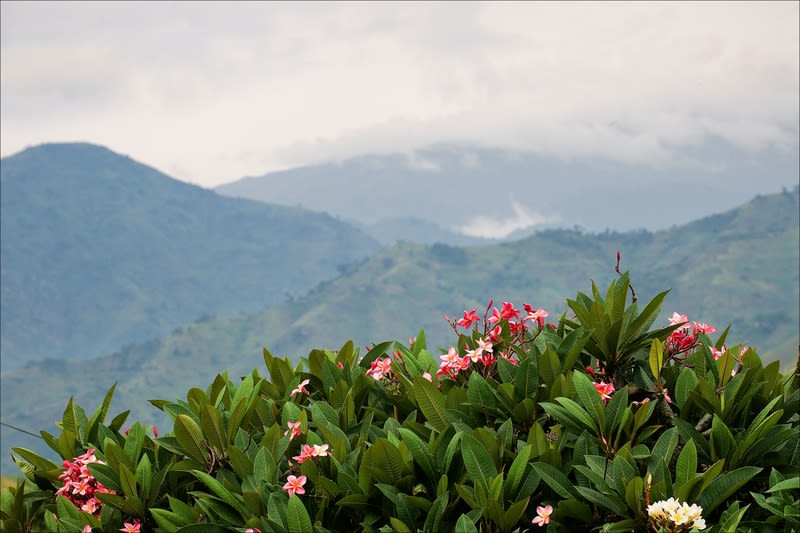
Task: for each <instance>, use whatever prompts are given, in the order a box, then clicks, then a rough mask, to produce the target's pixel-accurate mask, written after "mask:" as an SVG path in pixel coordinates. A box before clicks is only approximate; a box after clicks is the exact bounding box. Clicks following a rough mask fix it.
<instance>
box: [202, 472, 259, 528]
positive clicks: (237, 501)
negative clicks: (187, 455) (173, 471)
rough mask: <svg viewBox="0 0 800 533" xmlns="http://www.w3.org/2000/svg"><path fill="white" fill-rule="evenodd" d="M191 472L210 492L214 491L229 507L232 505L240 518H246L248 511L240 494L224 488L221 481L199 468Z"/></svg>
mask: <svg viewBox="0 0 800 533" xmlns="http://www.w3.org/2000/svg"><path fill="white" fill-rule="evenodd" d="M192 474H194V476H195V477H196V478H198V479H199V480H200V481H202V482H203V483H205V484H206V486H207V487H208V488H209V489H211V492H213V493H214V495H215V496H217V497H218V498H219V499H220V500H222V501H224V502H225V503H227V504H228V505H230V506H231V507H233V508H234V509H235V510H236V511H237V512H238V513H239V514H240V515H241V516H242V518H246V517H247V516H249V514H250V513H249V512H248V511H247V508H246V507H245V505H244V503H243V502H242V500H241V496H239V495H237V494H234V493H232V492H231V491H229V490H228V489H226V488H225V487H224V486H223V485H222V483H220V482H219V481H217V480H216V479H214V478H213V477H211V476H210V475H208V474H206V473H205V472H200V471H199V470H192Z"/></svg>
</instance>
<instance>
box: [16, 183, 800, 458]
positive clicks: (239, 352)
mask: <svg viewBox="0 0 800 533" xmlns="http://www.w3.org/2000/svg"><path fill="white" fill-rule="evenodd" d="M799 208H800V189H795V190H794V191H792V192H786V193H783V194H777V195H770V196H764V197H759V198H756V199H754V200H753V201H751V202H749V203H747V204H746V205H744V206H741V207H740V208H738V209H734V210H732V211H728V212H725V213H722V214H719V215H714V216H711V217H707V218H704V219H702V220H698V221H696V222H693V223H691V224H688V225H685V226H681V227H677V228H673V229H670V230H665V231H660V232H656V233H648V232H644V231H642V232H630V233H606V234H599V235H587V234H582V233H580V232H577V231H572V230H549V231H545V232H541V233H537V234H535V235H533V236H531V237H528V238H526V239H523V240H520V241H517V242H514V243H502V244H495V245H488V246H478V247H470V248H456V247H450V246H447V245H443V244H435V245H433V246H420V245H413V244H408V243H403V244H398V245H396V246H394V247H392V248H389V249H385V250H383V251H381V252H380V253H378V254H377V255H375V256H374V257H372V258H370V259H369V260H367V261H365V262H363V263H361V264H359V265H358V266H357V267H354V268H353V269H349V270H346V271H345V272H344V274H343V275H342V276H341V277H339V278H337V279H335V280H332V281H327V282H323V283H321V284H320V285H319V286H318V287H316V288H315V289H314V290H313V291H311V292H310V293H309V294H308V295H306V296H303V297H301V298H298V299H294V300H293V301H291V302H289V303H287V304H284V305H282V306H279V307H274V308H271V309H267V310H263V311H260V312H258V313H253V314H242V315H238V316H234V317H224V318H217V319H209V320H204V321H200V322H196V323H194V324H191V325H188V326H185V327H181V328H178V329H176V330H175V331H174V332H173V333H172V334H171V335H169V336H167V337H165V338H163V339H160V340H154V341H152V342H149V343H146V344H140V345H135V346H130V347H128V348H126V349H124V350H122V351H121V352H118V353H115V354H114V355H112V356H108V357H102V358H98V359H94V360H92V361H91V362H89V363H87V364H89V365H91V368H92V371H91V373H89V374H88V375H87V377H86V378H85V379H86V381H79V380H77V379H69V378H70V376H81V375H83V371H82V370H81V368H80V367H75V366H72V365H70V363H66V362H63V361H48V362H43V363H36V364H31V365H30V366H29V367H28V368H25V369H19V370H15V371H11V372H4V373H3V374H2V379H3V388H2V391H0V393H1V395H2V396H1V398H0V399H1V400H2V401H1V402H0V409H2V418H3V420H4V421H6V422H7V423H11V424H14V425H18V426H21V427H24V428H27V429H39V428H47V427H50V425H51V424H52V421H53V420H55V419H57V418H58V415H59V413H60V411H61V410H62V409H63V407H64V404H65V402H66V399H67V398H68V397H69V396H70V395H75V397H76V400H77V401H78V402H79V403H81V404H82V405H84V406H85V407H87V408H90V409H93V408H94V407H95V406H96V405H97V404H98V403H99V401H100V400H101V399H102V394H103V392H104V391H105V389H106V388H107V387H109V386H110V385H111V384H112V383H113V382H115V381H118V382H119V385H118V388H117V390H118V396H117V399H116V401H115V406H116V407H115V412H116V410H122V408H123V407H124V408H132V409H133V413H134V414H133V416H135V417H137V418H139V419H142V420H145V421H149V422H150V423H154V422H155V423H158V422H159V421H160V418H159V417H158V413H157V411H155V409H153V408H152V407H148V406H147V404H146V403H145V402H146V400H147V399H149V398H167V399H174V398H175V397H176V396H177V395H178V394H183V393H185V391H187V390H188V388H189V387H191V386H203V387H204V386H206V385H207V384H208V383H210V381H211V379H212V378H213V376H214V374H216V373H217V372H220V371H222V370H223V369H228V370H229V371H230V374H231V375H232V376H240V375H244V374H245V373H247V372H249V371H250V370H251V369H252V368H254V367H257V368H259V369H260V371H261V372H262V373H264V372H265V370H264V363H263V359H262V357H261V350H262V347H264V346H266V347H268V348H269V349H270V351H272V352H273V353H274V354H276V355H290V356H291V357H292V358H295V359H296V358H297V357H299V356H302V355H305V354H306V353H307V351H308V350H309V349H310V348H312V347H323V348H338V347H339V346H340V345H341V344H342V343H343V342H344V341H345V340H346V339H349V338H352V339H355V341H356V344H357V345H363V344H364V343H367V342H376V341H382V340H386V339H398V340H403V341H405V340H406V339H407V338H408V337H410V336H413V335H416V333H417V331H418V329H419V328H420V327H423V328H425V329H426V334H427V337H428V341H429V342H428V345H429V348H431V349H432V350H433V351H435V349H436V348H437V347H440V346H441V347H446V346H447V345H448V344H449V343H450V342H452V340H453V336H452V332H451V331H449V329H448V327H447V325H446V323H445V322H444V320H443V319H442V315H443V314H444V313H449V314H450V315H451V316H452V315H454V314H456V315H459V314H460V312H461V311H462V310H463V309H471V308H472V307H477V308H478V309H479V310H482V309H483V308H484V306H485V305H486V303H487V301H488V300H489V299H490V298H494V301H495V302H497V303H498V305H499V302H501V301H503V300H508V301H512V302H514V303H516V304H517V305H521V304H522V303H523V302H529V303H531V304H532V305H534V306H537V307H544V308H546V309H548V310H549V311H550V313H551V318H553V319H556V318H557V315H558V314H560V313H561V312H564V311H565V310H566V309H565V307H566V306H565V300H566V298H569V297H572V296H574V294H575V292H576V291H578V290H580V291H584V292H586V291H588V290H589V289H590V282H589V280H590V279H595V281H596V282H597V283H598V285H599V286H600V287H603V286H605V285H606V284H607V283H608V282H609V281H610V280H611V278H612V277H613V276H615V275H616V274H614V271H613V269H614V256H615V253H616V251H617V250H620V251H621V252H622V255H623V257H622V267H623V268H624V269H630V270H631V278H632V282H633V285H634V287H635V289H636V291H637V293H638V295H639V297H640V300H641V301H644V300H647V299H649V298H650V297H652V296H653V295H654V294H655V293H657V292H658V291H661V290H664V289H667V288H671V289H672V290H671V292H670V294H669V295H668V297H667V300H666V304H665V307H664V310H663V311H664V312H663V315H664V316H663V317H662V321H664V323H666V320H665V319H666V316H667V315H669V314H670V313H671V312H672V311H679V312H681V313H685V314H688V315H689V318H690V319H692V320H698V321H703V322H707V323H709V324H712V325H714V326H716V327H717V328H718V329H719V330H720V331H721V330H722V328H724V327H725V326H726V325H727V324H729V323H731V324H732V326H733V327H732V332H731V335H730V337H729V342H728V344H734V343H738V342H742V343H747V344H750V345H753V346H755V347H756V348H758V350H759V352H760V353H761V354H762V356H764V357H765V358H767V359H781V360H782V361H783V364H784V365H788V364H789V363H790V362H791V361H793V360H794V357H795V356H796V349H797V342H798V336H800V332H798V329H799V326H798V324H800V309H798V301H799V299H800V288H799V287H800V281H799V280H798V272H799V271H800V246H798V242H800V241H799V240H800V221H799V220H798V209H799ZM65 377H66V378H67V379H65ZM87 383H89V385H88V386H87ZM2 435H3V436H4V439H5V440H4V441H3V446H4V447H7V446H10V445H19V444H23V445H29V446H36V445H37V443H36V442H30V441H28V442H26V441H25V439H26V437H24V436H23V435H21V434H19V433H13V434H12V433H10V432H9V431H8V430H7V429H6V428H3V429H2ZM30 440H32V439H30ZM12 443H18V444H12Z"/></svg>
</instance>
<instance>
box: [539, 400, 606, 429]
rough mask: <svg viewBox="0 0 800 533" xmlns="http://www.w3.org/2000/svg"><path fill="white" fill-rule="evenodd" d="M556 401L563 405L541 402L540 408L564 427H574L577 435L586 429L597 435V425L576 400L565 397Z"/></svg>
mask: <svg viewBox="0 0 800 533" xmlns="http://www.w3.org/2000/svg"><path fill="white" fill-rule="evenodd" d="M556 401H557V402H558V403H559V404H561V405H556V404H553V403H549V402H541V403H540V404H539V406H540V407H541V408H542V409H544V410H545V412H547V414H549V415H550V416H552V417H553V418H555V419H556V420H558V421H559V422H560V423H562V424H564V425H569V426H572V428H573V429H575V430H576V433H580V432H581V431H583V430H584V429H587V430H589V432H590V433H592V434H594V435H597V434H598V430H597V425H596V424H595V422H594V419H592V417H591V416H589V413H587V412H586V411H585V410H584V409H583V408H582V407H581V406H580V405H578V404H577V403H576V402H575V401H574V400H571V399H569V398H565V397H559V398H556Z"/></svg>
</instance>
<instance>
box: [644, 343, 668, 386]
mask: <svg viewBox="0 0 800 533" xmlns="http://www.w3.org/2000/svg"><path fill="white" fill-rule="evenodd" d="M648 362H649V363H650V371H651V372H653V378H654V379H655V380H656V384H658V383H659V382H660V380H661V369H662V368H663V367H664V346H663V345H662V344H661V341H660V340H658V339H653V343H652V344H651V345H650V356H649V357H648Z"/></svg>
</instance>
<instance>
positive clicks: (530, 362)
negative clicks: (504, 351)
mask: <svg viewBox="0 0 800 533" xmlns="http://www.w3.org/2000/svg"><path fill="white" fill-rule="evenodd" d="M514 375H515V381H514V390H515V391H516V393H517V395H519V396H520V397H521V398H532V397H533V396H535V395H536V392H537V391H538V390H539V372H538V369H537V368H536V363H535V361H534V358H533V357H526V358H525V359H523V360H522V361H520V363H519V366H518V367H517V368H516V369H515V374H514Z"/></svg>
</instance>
